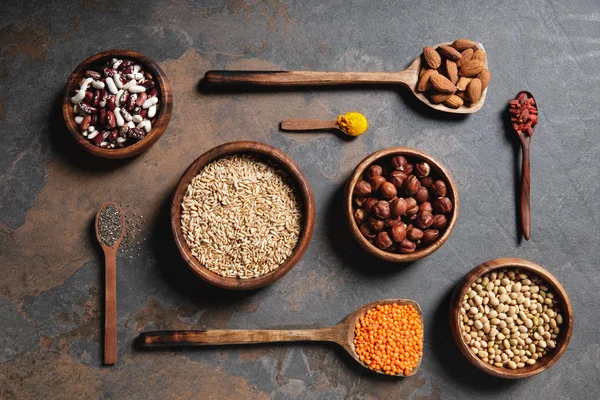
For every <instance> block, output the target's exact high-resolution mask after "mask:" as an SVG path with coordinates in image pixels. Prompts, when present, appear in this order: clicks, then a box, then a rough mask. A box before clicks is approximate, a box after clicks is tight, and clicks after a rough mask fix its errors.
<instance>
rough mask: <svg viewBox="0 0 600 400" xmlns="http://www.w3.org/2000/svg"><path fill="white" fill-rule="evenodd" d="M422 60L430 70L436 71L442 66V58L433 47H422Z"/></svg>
mask: <svg viewBox="0 0 600 400" xmlns="http://www.w3.org/2000/svg"><path fill="white" fill-rule="evenodd" d="M423 58H424V59H425V63H426V64H427V65H428V66H429V68H432V69H438V68H439V67H440V65H442V57H440V55H439V53H438V52H437V51H435V49H434V48H433V47H429V46H425V47H423Z"/></svg>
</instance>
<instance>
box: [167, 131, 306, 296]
mask: <svg viewBox="0 0 600 400" xmlns="http://www.w3.org/2000/svg"><path fill="white" fill-rule="evenodd" d="M233 154H254V155H258V156H260V157H261V158H264V159H268V160H271V161H274V162H275V163H276V164H278V165H279V166H281V167H282V168H283V169H284V170H285V171H286V172H288V174H289V176H290V178H291V180H292V183H293V184H294V185H295V187H296V190H297V194H298V196H299V197H300V200H301V202H302V218H303V221H302V223H303V226H302V231H301V232H300V237H299V239H298V244H297V245H296V248H295V249H294V251H293V252H292V255H291V256H290V257H289V258H288V259H287V261H286V262H285V263H283V264H282V265H280V266H279V267H277V268H276V269H275V270H273V271H271V272H269V273H267V274H265V275H262V276H259V277H256V278H249V279H239V278H229V277H224V276H221V275H218V274H216V273H214V272H212V271H210V270H209V269H208V268H206V267H205V266H204V265H202V264H201V263H200V261H198V259H197V258H196V257H194V256H193V255H192V252H191V251H190V248H189V247H188V245H187V243H186V241H185V238H184V236H183V232H182V230H181V222H180V221H181V203H182V200H183V196H185V193H186V190H187V188H188V186H189V184H190V183H191V182H192V179H194V177H195V176H196V175H198V174H199V173H200V171H201V170H202V168H204V167H205V166H206V165H207V164H208V163H210V162H211V161H214V160H216V159H218V158H221V157H224V156H227V155H233ZM314 226H315V199H314V196H313V192H312V189H311V187H310V184H309V183H308V179H306V177H305V176H304V174H303V173H302V171H300V168H298V166H297V165H296V163H295V162H294V160H292V159H291V158H290V157H288V156H287V155H286V154H284V153H283V152H281V151H280V150H278V149H276V148H274V147H272V146H269V145H268V144H264V143H258V142H250V141H243V142H231V143H226V144H223V145H220V146H217V147H215V148H213V149H211V150H209V151H207V152H206V153H204V154H202V155H201V156H200V157H198V158H197V159H196V161H194V162H193V163H192V164H191V165H190V166H189V167H188V169H187V170H186V171H185V173H184V174H183V176H182V177H181V180H180V181H179V184H178V185H177V188H176V189H175V194H174V195H173V203H172V205H171V228H172V230H173V235H174V236H175V242H176V244H177V247H178V248H179V252H180V253H181V256H182V257H183V259H184V260H185V262H186V263H187V265H188V266H189V267H190V268H191V270H192V271H194V272H195V273H196V274H197V275H198V276H200V278H202V279H204V280H205V281H207V282H208V283H211V284H212V285H215V286H217V287H220V288H224V289H233V290H250V289H257V288H260V287H262V286H265V285H268V284H270V283H273V282H275V281H276V280H277V279H279V278H281V277H282V276H284V275H285V274H286V273H288V272H289V271H290V270H291V269H292V268H293V267H294V265H296V263H297V262H298V261H299V260H300V258H302V255H303V254H304V252H305V251H306V249H307V247H308V244H309V243H310V239H311V238H312V233H313V229H314Z"/></svg>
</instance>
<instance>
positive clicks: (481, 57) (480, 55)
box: [473, 49, 487, 62]
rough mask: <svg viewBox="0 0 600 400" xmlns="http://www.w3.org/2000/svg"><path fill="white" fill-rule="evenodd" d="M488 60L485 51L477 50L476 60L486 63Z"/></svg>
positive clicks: (474, 56) (474, 55)
mask: <svg viewBox="0 0 600 400" xmlns="http://www.w3.org/2000/svg"><path fill="white" fill-rule="evenodd" d="M486 58H487V57H486V56H485V51H483V50H481V49H478V50H475V52H474V53H473V59H474V60H479V61H482V62H485V60H486Z"/></svg>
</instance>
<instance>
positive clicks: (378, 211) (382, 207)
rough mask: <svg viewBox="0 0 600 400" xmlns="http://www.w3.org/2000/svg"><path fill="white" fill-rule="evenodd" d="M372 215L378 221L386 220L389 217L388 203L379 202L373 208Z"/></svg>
mask: <svg viewBox="0 0 600 400" xmlns="http://www.w3.org/2000/svg"><path fill="white" fill-rule="evenodd" d="M373 214H375V216H376V217H377V218H379V219H387V218H389V217H390V203H388V202H387V201H385V200H379V201H378V202H377V203H375V206H374V207H373Z"/></svg>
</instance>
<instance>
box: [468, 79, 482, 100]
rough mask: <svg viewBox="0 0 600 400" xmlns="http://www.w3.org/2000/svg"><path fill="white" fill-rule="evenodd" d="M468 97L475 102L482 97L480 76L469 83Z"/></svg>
mask: <svg viewBox="0 0 600 400" xmlns="http://www.w3.org/2000/svg"><path fill="white" fill-rule="evenodd" d="M467 97H468V98H469V100H471V102H472V103H473V104H475V103H477V102H478V101H479V98H480V97H481V81H480V80H479V79H478V78H475V79H473V80H472V81H471V82H469V84H468V85H467Z"/></svg>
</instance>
